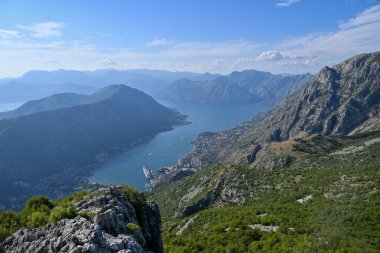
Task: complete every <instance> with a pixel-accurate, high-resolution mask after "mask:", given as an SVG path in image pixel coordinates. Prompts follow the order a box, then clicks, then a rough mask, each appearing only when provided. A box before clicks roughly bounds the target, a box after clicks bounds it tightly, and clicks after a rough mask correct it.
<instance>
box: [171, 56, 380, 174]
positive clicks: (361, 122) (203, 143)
mask: <svg viewBox="0 0 380 253" xmlns="http://www.w3.org/2000/svg"><path fill="white" fill-rule="evenodd" d="M379 129H380V52H375V53H369V54H361V55H357V56H355V57H353V58H350V59H348V60H346V61H344V62H342V63H340V64H338V65H335V66H334V67H332V68H329V67H324V68H323V69H322V70H321V71H320V72H319V73H318V74H317V75H316V76H315V77H314V78H313V79H312V80H310V81H309V82H308V83H307V85H306V86H304V87H303V88H301V89H299V90H297V91H296V92H295V93H294V94H293V95H291V96H289V97H287V98H286V99H284V100H282V101H281V102H280V103H278V104H277V105H276V106H275V107H274V108H273V109H272V110H270V111H268V112H266V113H263V114H261V115H258V116H257V117H255V118H254V119H252V120H251V121H250V122H247V123H245V124H241V125H239V126H238V127H235V128H233V129H229V130H226V131H222V132H217V133H204V134H200V135H198V137H197V139H196V141H195V142H194V143H195V148H194V151H193V152H192V153H190V154H189V155H187V156H185V157H184V158H183V159H181V161H180V162H179V164H178V167H182V168H195V169H196V170H198V169H201V168H203V167H206V166H209V165H210V164H212V163H215V162H216V161H217V162H222V163H227V164H245V165H247V164H249V166H251V167H263V166H265V167H269V168H274V167H277V166H286V165H287V164H289V162H290V160H289V157H280V158H281V159H280V162H276V163H275V162H274V161H275V160H279V159H278V157H276V159H275V160H273V159H272V161H270V160H271V158H270V157H269V156H270V154H273V155H276V154H274V153H275V152H274V151H273V150H271V149H270V145H268V144H270V143H271V142H281V141H286V140H291V139H295V138H297V137H301V136H305V135H309V134H314V133H321V134H324V135H330V134H333V135H351V134H354V133H360V132H366V131H374V130H379ZM258 145H261V147H262V148H261V149H260V150H259V151H257V146H258ZM256 151H257V152H256Z"/></svg>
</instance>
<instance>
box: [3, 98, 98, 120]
mask: <svg viewBox="0 0 380 253" xmlns="http://www.w3.org/2000/svg"><path fill="white" fill-rule="evenodd" d="M91 102H92V99H91V97H90V96H86V95H79V94H76V93H60V94H55V95H51V96H49V97H46V98H42V99H39V100H32V101H28V102H26V103H25V104H23V105H21V106H20V107H18V108H17V109H15V110H12V111H7V112H2V113H0V119H4V118H16V117H19V116H24V115H29V114H33V113H37V112H44V111H51V110H56V109H61V108H67V107H72V106H76V105H81V104H88V103H91Z"/></svg>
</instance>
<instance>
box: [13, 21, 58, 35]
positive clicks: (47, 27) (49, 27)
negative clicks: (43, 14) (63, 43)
mask: <svg viewBox="0 0 380 253" xmlns="http://www.w3.org/2000/svg"><path fill="white" fill-rule="evenodd" d="M63 26H64V24H63V23H58V22H45V23H36V24H32V25H18V26H17V27H18V28H20V29H23V30H26V31H29V32H32V36H33V37H36V38H47V37H60V36H61V35H62V32H61V31H60V29H61V28H63Z"/></svg>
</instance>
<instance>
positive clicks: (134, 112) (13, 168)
mask: <svg viewBox="0 0 380 253" xmlns="http://www.w3.org/2000/svg"><path fill="white" fill-rule="evenodd" d="M92 97H93V98H95V99H94V102H92V103H88V104H80V105H76V106H72V107H67V108H62V109H57V110H51V111H44V112H39V113H34V114H30V115H26V116H21V117H17V118H11V119H3V120H0V174H1V179H0V201H1V203H0V204H1V207H2V208H4V207H7V208H13V209H17V208H18V207H19V206H20V204H22V203H23V201H25V199H26V198H28V197H30V196H32V194H40V193H44V194H46V195H48V196H50V197H53V198H57V197H59V196H62V195H64V194H67V193H70V192H72V191H73V189H74V188H75V187H80V186H82V185H83V183H84V184H85V183H86V180H85V179H86V177H87V176H89V175H91V172H92V171H93V170H94V169H96V168H97V166H99V164H101V163H102V162H104V161H105V160H106V158H107V157H108V156H111V155H114V154H117V153H118V152H121V151H124V150H126V149H128V148H130V147H133V146H136V145H138V144H139V143H142V142H145V141H148V140H150V139H151V138H152V137H153V136H155V135H156V134H157V133H159V132H161V131H167V130H170V129H171V127H172V126H173V125H175V124H182V123H183V121H184V119H185V116H183V115H181V114H179V113H178V112H177V111H174V110H172V109H168V108H166V107H164V106H162V105H161V104H159V103H158V102H156V101H155V100H154V99H153V98H152V97H150V96H148V95H146V94H144V93H143V92H141V91H138V90H136V89H133V88H130V87H127V86H125V85H112V86H108V87H105V88H103V89H101V90H99V91H98V92H96V93H95V94H93V95H92Z"/></svg>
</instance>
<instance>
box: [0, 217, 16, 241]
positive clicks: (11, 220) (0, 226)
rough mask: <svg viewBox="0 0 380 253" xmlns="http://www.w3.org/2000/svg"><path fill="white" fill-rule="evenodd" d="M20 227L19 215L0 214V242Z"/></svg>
mask: <svg viewBox="0 0 380 253" xmlns="http://www.w3.org/2000/svg"><path fill="white" fill-rule="evenodd" d="M20 227H21V219H20V215H18V214H17V213H15V212H12V211H4V212H2V213H0V242H2V241H4V239H5V238H6V237H7V236H9V235H10V234H12V233H13V232H15V231H17V230H18V229H20Z"/></svg>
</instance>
